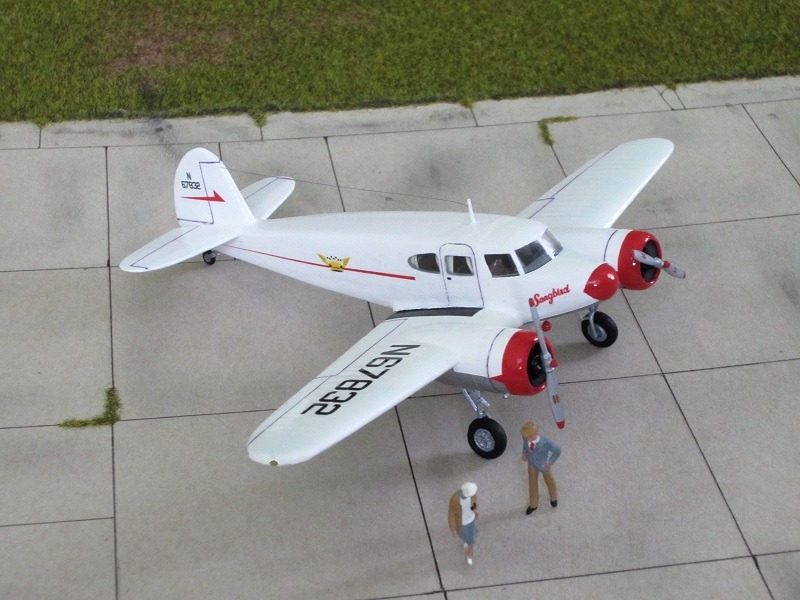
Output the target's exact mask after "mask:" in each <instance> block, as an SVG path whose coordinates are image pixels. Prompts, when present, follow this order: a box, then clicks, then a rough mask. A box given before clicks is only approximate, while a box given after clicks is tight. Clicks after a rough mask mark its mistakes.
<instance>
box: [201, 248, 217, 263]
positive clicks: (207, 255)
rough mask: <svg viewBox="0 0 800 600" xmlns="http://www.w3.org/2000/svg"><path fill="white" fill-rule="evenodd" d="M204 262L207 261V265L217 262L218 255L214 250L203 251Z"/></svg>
mask: <svg viewBox="0 0 800 600" xmlns="http://www.w3.org/2000/svg"><path fill="white" fill-rule="evenodd" d="M203 262H205V263H206V264H207V265H213V264H214V263H215V262H217V257H216V256H214V252H213V251H211V250H206V251H205V252H203Z"/></svg>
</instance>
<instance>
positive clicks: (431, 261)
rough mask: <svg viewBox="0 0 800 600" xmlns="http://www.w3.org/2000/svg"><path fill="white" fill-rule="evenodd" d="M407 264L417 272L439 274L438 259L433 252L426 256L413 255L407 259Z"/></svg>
mask: <svg viewBox="0 0 800 600" xmlns="http://www.w3.org/2000/svg"><path fill="white" fill-rule="evenodd" d="M408 264H409V265H411V266H412V267H413V268H415V269H416V270H417V271H424V272H425V273H439V259H438V258H437V257H436V255H435V254H434V253H433V252H428V253H426V254H415V255H414V256H412V257H411V258H409V259H408Z"/></svg>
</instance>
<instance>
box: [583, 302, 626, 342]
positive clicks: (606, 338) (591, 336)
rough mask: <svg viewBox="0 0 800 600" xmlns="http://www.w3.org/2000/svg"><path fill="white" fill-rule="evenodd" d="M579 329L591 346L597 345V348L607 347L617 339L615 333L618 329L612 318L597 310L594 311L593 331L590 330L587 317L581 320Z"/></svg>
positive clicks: (617, 332)
mask: <svg viewBox="0 0 800 600" xmlns="http://www.w3.org/2000/svg"><path fill="white" fill-rule="evenodd" d="M581 331H582V332H583V337H585V338H586V339H587V341H588V342H589V343H590V344H591V345H592V346H597V347H598V348H608V347H609V346H610V345H611V344H613V343H614V342H616V341H617V335H618V334H619V329H618V328H617V324H616V323H615V322H614V319H612V318H611V317H609V316H608V315H607V314H605V313H601V312H599V311H598V312H595V313H594V332H592V328H591V324H590V322H589V319H588V318H586V319H584V320H583V321H581Z"/></svg>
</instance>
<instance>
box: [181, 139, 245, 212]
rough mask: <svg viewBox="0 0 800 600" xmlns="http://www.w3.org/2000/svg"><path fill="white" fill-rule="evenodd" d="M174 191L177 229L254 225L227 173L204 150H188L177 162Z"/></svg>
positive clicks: (217, 160)
mask: <svg viewBox="0 0 800 600" xmlns="http://www.w3.org/2000/svg"><path fill="white" fill-rule="evenodd" d="M174 191H175V214H176V215H177V217H178V224H179V225H191V224H204V225H222V226H223V227H238V226H241V225H245V224H248V223H252V222H253V221H255V217H253V213H252V212H251V211H250V208H249V207H248V206H247V203H246V202H245V200H244V197H242V193H241V192H240V191H239V188H238V187H237V186H236V183H234V181H233V178H232V177H231V174H230V173H229V172H228V169H227V168H226V167H225V165H224V164H222V161H221V160H220V159H219V158H218V157H217V156H216V155H215V154H214V153H213V152H209V151H208V150H206V149H205V148H195V149H193V150H190V151H189V152H187V153H186V154H185V155H184V157H183V159H181V162H180V164H179V165H178V169H177V171H175V185H174Z"/></svg>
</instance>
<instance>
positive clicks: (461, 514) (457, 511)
mask: <svg viewBox="0 0 800 600" xmlns="http://www.w3.org/2000/svg"><path fill="white" fill-rule="evenodd" d="M477 492H478V486H477V485H475V484H474V483H471V482H467V483H464V484H462V485H461V489H459V490H458V491H457V492H456V493H455V494H453V495H452V497H451V498H450V506H449V507H448V509H447V521H448V523H449V524H450V531H451V532H452V534H453V537H456V535H458V537H459V538H461V541H462V542H464V547H465V548H466V549H467V564H468V565H472V553H473V551H474V550H475V538H477V537H478V527H477V524H476V522H475V521H476V519H477V518H478V496H477Z"/></svg>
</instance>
